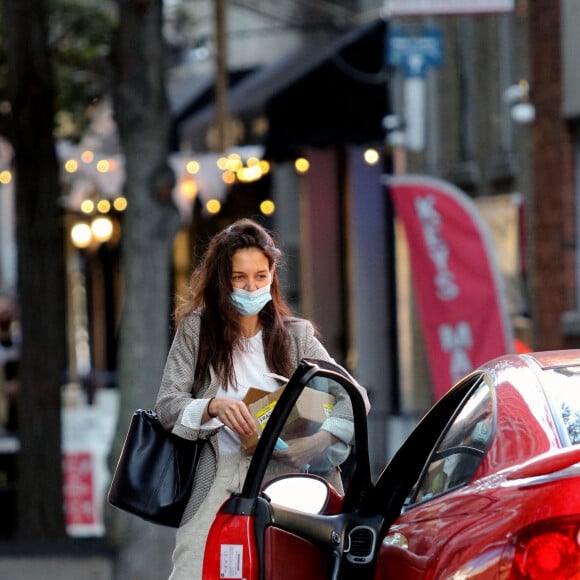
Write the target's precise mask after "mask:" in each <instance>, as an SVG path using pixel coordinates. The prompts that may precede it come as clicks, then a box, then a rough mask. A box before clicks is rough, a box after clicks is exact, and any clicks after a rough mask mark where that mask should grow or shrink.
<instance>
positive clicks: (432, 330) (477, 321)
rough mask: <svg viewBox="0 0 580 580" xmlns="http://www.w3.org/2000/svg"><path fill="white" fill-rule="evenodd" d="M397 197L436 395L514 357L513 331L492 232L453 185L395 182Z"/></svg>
mask: <svg viewBox="0 0 580 580" xmlns="http://www.w3.org/2000/svg"><path fill="white" fill-rule="evenodd" d="M389 190H390V195H391V197H392V200H393V206H394V208H395V214H396V217H397V218H398V219H399V220H400V221H401V223H402V224H403V226H404V229H405V233H406V236H407V240H408V245H409V256H410V260H411V274H412V279H413V287H414V290H415V294H416V296H417V304H418V310H419V315H420V319H421V325H422V329H423V336H424V339H425V349H426V352H427V358H428V361H429V367H430V371H431V380H432V382H433V388H434V395H435V398H436V399H439V398H440V397H441V396H442V395H443V394H444V393H445V392H446V391H447V390H448V389H449V387H451V386H452V385H453V384H454V383H455V382H456V381H457V380H459V379H460V378H461V377H462V376H464V375H465V374H467V373H468V372H470V371H471V370H473V369H474V368H476V367H477V366H479V365H480V364H482V363H484V362H486V361H488V360H491V359H492V358H495V357H496V356H500V355H502V354H505V353H508V352H513V339H512V331H511V324H510V322H509V317H508V313H507V305H506V300H505V295H504V290H503V284H502V280H501V277H500V274H499V270H498V268H497V266H496V264H495V259H494V254H493V250H492V245H491V241H490V239H489V236H488V233H487V230H486V227H485V224H484V223H483V221H482V219H481V217H480V215H479V213H478V210H477V208H476V206H475V204H474V203H473V202H472V200H471V199H470V198H469V197H468V196H467V194H465V193H464V192H463V191H461V190H460V189H458V188H456V187H455V186H454V185H452V184H450V183H447V182H445V181H442V180H439V179H435V178H431V177H424V176H414V175H405V176H395V177H392V178H390V179H389Z"/></svg>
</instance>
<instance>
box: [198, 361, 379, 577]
mask: <svg viewBox="0 0 580 580" xmlns="http://www.w3.org/2000/svg"><path fill="white" fill-rule="evenodd" d="M320 393H323V394H324V395H325V398H324V400H325V401H326V404H325V409H326V418H325V419H324V420H323V421H322V423H321V424H313V423H312V422H311V421H309V420H305V415H307V413H306V412H305V410H304V408H303V406H304V404H305V402H306V403H308V404H313V403H312V402H313V401H314V400H318V398H319V394H320ZM329 401H330V403H329ZM321 431H323V432H324V433H320V432H321ZM320 439H322V440H324V441H326V442H330V445H326V444H324V445H322V446H321V445H320ZM309 445H311V447H310V448H308V446H309ZM305 449H309V450H306V451H304V450H305ZM301 450H302V451H304V453H306V455H304V453H301V452H300V451H301ZM305 456H308V457H309V460H308V463H301V458H303V457H305ZM372 495H373V487H372V483H371V476H370V465H369V454H368V437H367V423H366V411H365V406H364V401H363V398H362V395H361V393H360V391H359V390H358V388H357V387H356V386H355V385H354V384H353V381H352V379H351V378H350V377H349V375H348V374H347V373H346V372H345V371H344V370H343V369H342V368H341V367H339V366H338V365H335V364H332V363H328V362H325V361H319V360H312V359H304V360H303V361H302V362H301V363H300V365H299V367H298V369H297V371H296V372H295V373H294V375H293V376H292V378H291V380H290V381H289V383H288V384H287V386H286V387H285V389H284V392H283V394H282V396H281V397H280V399H279V400H278V402H277V403H276V405H275V407H274V409H273V411H272V414H271V415H270V417H269V419H268V422H267V426H266V428H265V430H264V432H263V434H262V436H261V437H260V440H259V442H258V446H257V448H256V451H255V453H254V456H253V459H252V461H251V464H250V467H249V471H248V474H247V476H246V480H245V484H244V486H243V489H242V492H241V493H239V494H234V495H232V496H231V497H230V498H229V499H228V500H227V501H226V502H225V503H224V504H223V505H222V507H221V509H220V511H219V512H218V514H217V516H216V519H215V521H214V523H213V525H212V527H211V529H210V533H209V536H208V540H207V544H206V549H205V558H204V565H203V578H204V580H223V579H227V578H245V579H246V580H308V579H310V578H312V579H317V580H318V579H321V578H332V579H336V580H338V579H340V578H353V577H355V576H354V575H353V574H356V578H357V579H358V580H363V579H364V578H373V570H374V567H375V564H376V562H375V554H376V553H377V550H376V542H377V530H379V529H380V528H381V517H380V516H377V515H375V514H373V513H372V512H373V510H372V509H369V506H370V504H372V503H373V502H372Z"/></svg>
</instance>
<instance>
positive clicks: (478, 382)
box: [403, 372, 497, 511]
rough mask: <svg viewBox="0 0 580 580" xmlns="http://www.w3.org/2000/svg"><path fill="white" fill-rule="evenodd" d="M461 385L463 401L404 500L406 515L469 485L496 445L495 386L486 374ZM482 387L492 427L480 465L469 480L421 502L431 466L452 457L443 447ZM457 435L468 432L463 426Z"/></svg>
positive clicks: (465, 479)
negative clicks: (463, 389) (418, 507)
mask: <svg viewBox="0 0 580 580" xmlns="http://www.w3.org/2000/svg"><path fill="white" fill-rule="evenodd" d="M460 385H463V386H464V388H465V394H464V397H463V399H462V401H461V403H460V404H459V405H458V406H457V408H456V409H455V412H454V413H453V414H452V415H451V416H450V417H449V420H448V422H447V425H446V426H445V428H444V429H443V430H442V431H441V433H440V434H439V436H438V438H437V440H436V442H435V444H434V445H433V446H432V448H431V451H430V453H429V456H428V459H427V460H426V461H425V464H424V466H423V469H422V470H421V474H420V475H419V477H418V478H417V481H416V483H415V484H414V485H413V488H412V490H411V491H410V493H409V495H408V496H407V499H406V500H405V505H404V508H403V509H404V511H406V510H408V509H411V508H413V507H415V506H418V505H421V504H424V503H426V502H428V501H431V500H432V499H435V498H438V497H441V496H442V495H445V494H447V493H450V492H451V491H454V490H457V489H459V488H461V487H464V486H465V485H467V484H468V483H469V482H470V481H471V480H472V479H473V476H474V474H475V473H476V472H477V470H478V468H479V466H480V465H481V462H482V461H483V460H484V458H485V453H486V452H487V451H488V449H489V447H490V445H491V442H492V441H493V437H494V434H495V431H496V421H497V400H496V393H495V390H494V389H493V387H492V384H491V382H490V380H489V377H487V375H486V374H485V373H483V372H481V373H472V374H470V375H469V376H468V377H466V378H465V379H464V380H463V381H461V383H460ZM460 385H458V386H460ZM482 386H486V387H487V393H488V397H487V398H486V401H487V403H488V405H487V406H488V407H489V412H490V413H491V423H490V434H489V437H488V439H487V441H486V443H485V445H483V446H481V448H477V449H478V450H479V452H480V453H481V457H480V459H479V461H477V463H476V464H475V465H474V466H473V467H472V469H471V472H470V474H469V476H467V477H465V478H464V479H463V480H462V481H458V482H456V483H455V484H453V485H450V486H448V487H446V488H445V489H442V490H441V491H439V492H437V493H433V494H432V495H428V496H427V495H426V496H423V497H421V498H419V499H418V498H417V495H418V494H419V493H420V492H421V490H422V485H423V483H424V482H425V481H426V479H427V477H428V473H429V470H430V469H431V468H432V466H433V465H434V464H435V463H437V462H440V461H444V460H445V459H446V458H448V457H449V455H450V454H449V453H447V452H448V449H445V450H443V451H441V446H442V444H443V443H444V442H445V439H446V438H447V437H448V436H449V434H450V432H451V430H452V429H453V428H454V427H455V426H456V425H457V422H458V420H459V417H460V416H461V415H462V413H463V411H464V409H465V407H466V406H467V404H468V403H469V402H470V401H472V400H473V397H474V396H475V394H476V393H477V391H478V390H479V389H480V388H481V387H482ZM472 419H473V418H472ZM464 420H465V418H462V419H461V421H462V422H464ZM472 428H473V425H472ZM458 433H461V434H463V435H464V436H465V434H466V433H467V431H466V429H465V427H464V425H461V426H460V427H459V429H458ZM455 447H457V449H458V450H459V449H460V448H461V447H465V446H461V445H457V446H450V447H449V449H454V448H455ZM467 452H468V449H467V448H465V453H466V454H467ZM458 455H459V454H458Z"/></svg>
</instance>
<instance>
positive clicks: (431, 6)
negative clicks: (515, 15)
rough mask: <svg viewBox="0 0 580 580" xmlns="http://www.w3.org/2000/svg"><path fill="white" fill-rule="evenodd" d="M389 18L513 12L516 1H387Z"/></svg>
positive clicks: (385, 7) (385, 8) (386, 10)
mask: <svg viewBox="0 0 580 580" xmlns="http://www.w3.org/2000/svg"><path fill="white" fill-rule="evenodd" d="M383 7H384V10H385V12H386V14H387V16H419V15H422V14H473V13H478V14H482V13H491V12H512V11H513V10H514V8H515V0H385V1H384V4H383Z"/></svg>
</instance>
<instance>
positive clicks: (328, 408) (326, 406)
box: [322, 403, 334, 417]
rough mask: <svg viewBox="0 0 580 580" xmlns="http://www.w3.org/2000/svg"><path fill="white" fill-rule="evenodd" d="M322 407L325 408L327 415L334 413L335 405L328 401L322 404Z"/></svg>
mask: <svg viewBox="0 0 580 580" xmlns="http://www.w3.org/2000/svg"><path fill="white" fill-rule="evenodd" d="M322 408H323V409H324V414H325V415H326V416H327V417H330V413H332V409H334V405H329V404H328V403H327V404H326V405H322Z"/></svg>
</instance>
